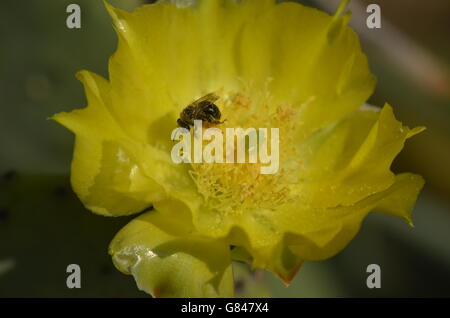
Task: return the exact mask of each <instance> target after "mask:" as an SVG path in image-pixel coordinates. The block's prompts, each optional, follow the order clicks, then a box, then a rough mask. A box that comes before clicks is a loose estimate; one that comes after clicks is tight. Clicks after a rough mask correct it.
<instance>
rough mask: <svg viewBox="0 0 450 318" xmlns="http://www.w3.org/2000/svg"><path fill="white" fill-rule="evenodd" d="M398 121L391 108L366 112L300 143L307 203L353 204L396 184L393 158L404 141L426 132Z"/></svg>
mask: <svg viewBox="0 0 450 318" xmlns="http://www.w3.org/2000/svg"><path fill="white" fill-rule="evenodd" d="M421 129H422V128H421V127H418V128H416V129H413V130H411V129H409V128H408V127H406V126H403V125H402V124H401V123H400V122H399V121H397V120H396V119H395V117H394V114H393V112H392V108H391V107H390V106H389V105H386V106H385V107H384V108H383V109H382V110H381V111H380V112H376V111H374V110H361V111H357V112H354V113H352V114H351V115H349V116H347V118H345V119H343V120H342V121H340V122H338V123H336V124H333V125H331V126H329V127H327V128H325V129H323V130H322V131H319V132H318V133H316V134H314V135H313V136H311V137H310V138H308V139H307V140H305V141H304V142H302V143H301V144H300V145H299V148H300V158H301V159H300V160H301V162H302V164H301V167H300V169H299V173H300V176H301V180H302V182H301V183H300V184H299V186H298V187H297V188H296V191H298V193H299V197H300V200H301V202H302V204H304V205H311V206H313V207H336V206H339V205H350V204H353V203H355V202H357V201H360V200H362V199H363V198H365V197H367V196H369V195H372V194H374V193H377V192H380V191H383V190H385V189H387V188H388V187H389V186H391V185H392V184H393V182H394V174H393V173H392V172H391V170H390V166H391V164H392V161H393V160H394V158H395V157H396V156H397V154H398V153H399V152H400V151H401V149H402V148H403V146H404V143H405V140H406V139H407V138H410V137H411V136H412V135H414V134H415V133H417V132H419V131H421Z"/></svg>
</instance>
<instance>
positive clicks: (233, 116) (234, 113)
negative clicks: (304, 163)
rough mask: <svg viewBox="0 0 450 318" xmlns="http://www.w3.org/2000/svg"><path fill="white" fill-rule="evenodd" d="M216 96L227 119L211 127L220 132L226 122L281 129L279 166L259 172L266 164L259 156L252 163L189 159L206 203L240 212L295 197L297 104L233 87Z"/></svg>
mask: <svg viewBox="0 0 450 318" xmlns="http://www.w3.org/2000/svg"><path fill="white" fill-rule="evenodd" d="M220 97H221V98H220V100H219V101H217V103H216V104H217V106H218V107H219V108H220V110H221V112H222V115H223V116H222V119H225V120H226V121H225V122H224V123H223V124H219V125H215V127H216V128H219V129H220V130H222V133H223V134H224V136H225V133H226V128H235V129H236V128H243V129H244V130H245V129H247V128H255V129H256V131H258V129H259V128H268V130H269V131H270V128H278V129H279V130H278V132H279V139H278V140H277V141H279V142H278V145H277V146H278V147H279V169H278V171H277V173H274V174H261V167H262V166H266V165H267V164H264V163H261V161H260V160H259V159H258V161H257V162H256V163H250V162H245V163H192V164H191V166H192V170H191V171H190V173H191V176H192V178H193V180H194V181H195V183H196V185H197V187H198V191H199V193H200V194H201V195H202V196H203V198H204V200H205V203H206V204H207V206H208V207H209V208H211V209H215V210H217V211H221V212H225V213H233V214H239V213H242V212H243V211H245V210H249V209H275V208H276V207H277V206H278V205H280V204H283V203H287V202H290V201H292V200H295V199H296V196H295V195H293V194H292V192H293V191H291V188H292V186H293V185H294V184H296V183H297V182H298V180H297V179H296V177H295V175H296V173H295V170H297V169H298V167H299V164H300V161H299V156H298V150H297V148H296V147H295V144H296V143H295V140H294V132H295V129H296V118H297V117H296V113H297V110H295V109H294V108H292V107H291V106H289V105H281V104H279V105H274V104H273V103H271V102H270V101H271V98H270V96H266V97H264V98H254V99H253V100H252V99H251V98H250V97H249V96H248V95H246V94H243V93H234V94H229V95H228V94H223V95H222V94H221V95H220ZM224 139H225V138H224ZM269 139H270V137H269ZM247 141H248V140H247ZM269 144H270V142H269ZM250 147H251V146H250ZM269 147H270V146H269ZM248 148H249V146H248V142H247V143H246V149H247V150H248ZM236 149H237V147H234V150H233V151H234V152H235V155H236ZM271 150H272V149H268V151H271Z"/></svg>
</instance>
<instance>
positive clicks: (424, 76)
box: [0, 0, 450, 297]
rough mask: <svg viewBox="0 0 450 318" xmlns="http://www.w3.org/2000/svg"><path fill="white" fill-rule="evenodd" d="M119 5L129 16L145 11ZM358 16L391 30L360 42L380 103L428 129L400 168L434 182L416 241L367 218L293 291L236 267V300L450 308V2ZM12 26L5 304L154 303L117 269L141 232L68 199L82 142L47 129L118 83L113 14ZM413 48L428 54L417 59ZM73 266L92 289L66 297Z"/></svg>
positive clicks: (59, 13)
mask: <svg viewBox="0 0 450 318" xmlns="http://www.w3.org/2000/svg"><path fill="white" fill-rule="evenodd" d="M110 2H111V3H112V4H113V5H114V6H118V7H121V8H124V9H131V8H133V7H136V6H137V5H139V4H140V3H142V2H143V1H138V0H134V1H130V0H127V1H125V0H122V1H120V0H115V1H112V0H111V1H110ZM300 2H302V3H304V4H307V5H311V6H319V7H321V6H322V5H323V1H312V0H311V1H300ZM332 2H333V1H332ZM355 2H357V4H358V3H359V4H361V5H363V6H364V5H365V4H367V3H378V4H379V5H380V6H381V8H382V18H383V27H382V29H380V30H368V29H365V30H364V28H362V29H361V30H360V32H361V37H362V42H363V47H364V50H365V52H366V53H367V55H368V56H369V61H370V64H371V68H372V71H373V72H374V73H375V75H376V76H377V78H378V86H377V90H376V92H375V94H374V95H373V96H372V98H371V100H370V102H371V103H373V104H376V105H383V104H384V103H385V102H389V103H390V104H391V105H393V106H394V109H395V112H396V115H397V117H398V118H399V119H401V121H402V122H404V123H405V124H407V125H409V126H415V125H425V126H427V128H428V129H427V130H426V131H425V132H424V133H422V134H420V135H419V136H417V137H415V138H413V139H412V140H410V141H409V142H408V143H407V145H406V147H405V149H404V151H403V152H402V154H401V155H400V156H399V157H398V158H397V160H396V161H395V163H394V167H393V169H394V171H395V172H403V171H411V172H415V173H420V174H421V175H423V176H424V177H425V179H426V186H425V188H424V191H423V192H422V194H421V195H420V197H419V200H418V203H417V205H416V208H415V211H414V220H415V227H414V228H410V227H409V226H408V225H407V224H406V223H404V222H403V221H401V220H399V219H396V218H393V217H389V216H385V215H377V214H372V215H369V217H368V218H366V220H365V221H364V224H363V227H362V230H361V232H360V233H359V235H358V236H357V237H356V238H355V239H354V240H353V241H352V243H351V244H350V245H349V246H348V247H347V248H346V249H345V250H344V251H343V252H342V253H340V254H339V255H337V256H335V257H334V258H332V259H329V260H327V261H323V262H310V263H307V264H305V265H304V267H303V268H302V269H301V270H300V272H299V274H298V275H297V277H296V278H295V280H294V281H293V283H292V284H291V286H290V287H289V288H286V287H284V285H283V284H282V283H281V282H280V281H279V280H278V279H277V278H275V277H273V276H272V275H271V274H270V273H265V272H254V273H250V272H249V271H248V269H247V268H246V267H244V266H242V265H237V266H236V271H235V272H236V291H237V296H273V297H432V296H434V297H443V296H446V297H449V296H450V209H449V206H450V195H449V194H450V167H449V162H450V76H449V75H448V74H449V72H450V71H449V69H450V68H449V65H450V2H449V1H447V0H430V1H408V0H396V1H387V0H385V1H370V2H369V1H359V2H358V1H355ZM70 3H77V4H79V5H80V6H81V10H82V28H81V29H68V28H67V27H66V24H65V21H66V17H67V13H66V7H67V5H69V4H70ZM328 5H329V4H328ZM332 5H334V4H332ZM322 8H323V9H325V10H329V7H326V6H325V7H322ZM366 15H367V14H365V16H366ZM365 16H364V17H365ZM357 17H358V13H357V12H355V14H354V18H357ZM384 22H388V23H386V24H385V23H384ZM0 23H1V27H0V32H1V42H0V297H147V295H146V294H145V293H143V292H140V291H138V289H137V288H136V285H135V283H134V280H133V279H132V278H131V277H130V276H126V275H123V274H121V273H120V272H118V271H117V270H115V269H114V268H113V266H112V263H111V260H110V257H109V256H108V255H107V247H108V244H109V242H110V240H111V239H112V237H113V236H114V234H115V233H116V232H117V231H118V230H119V229H120V228H121V227H122V226H123V225H125V224H126V223H127V222H128V221H129V220H130V218H128V217H121V218H105V217H101V216H97V215H94V214H92V213H90V212H88V211H86V210H85V209H84V208H83V206H82V205H81V203H80V202H79V200H78V199H77V197H76V196H75V195H74V193H73V192H72V190H71V188H70V185H69V167H70V161H71V156H72V147H73V136H72V135H71V133H69V132H68V131H67V130H66V129H64V128H62V127H60V126H58V125H57V124H56V123H54V122H51V121H48V120H46V118H47V117H49V116H50V115H52V114H54V113H56V112H60V111H64V110H71V109H74V108H79V107H83V106H84V105H85V104H86V101H85V97H84V93H83V90H82V87H81V84H80V83H79V82H78V81H77V80H75V78H74V74H75V72H77V71H78V70H80V69H89V70H92V71H94V72H97V73H99V74H102V75H103V76H107V60H108V57H109V56H110V55H111V53H112V52H113V51H114V50H115V47H116V37H115V34H114V32H113V29H112V27H111V21H110V19H109V17H108V16H107V14H106V11H105V10H104V7H103V4H102V2H101V1H97V0H95V1H93V0H78V1H65V0H59V1H54V0H53V1H51V0H26V1H25V0H22V1H17V0H2V1H1V2H0ZM384 27H386V30H385V29H384ZM391 30H395V32H391ZM392 34H396V35H397V36H399V37H404V38H405V39H409V40H408V41H409V42H407V43H413V44H414V47H413V49H410V47H408V46H407V48H408V49H406V50H404V48H403V49H402V47H401V46H400V45H397V44H396V43H398V41H395V40H396V39H398V38H395V37H394V39H392V38H390V36H391V35H392ZM374 38H375V39H376V40H374ZM414 48H419V51H418V52H421V53H423V54H416V55H414V54H413V53H414V51H415V50H414ZM416 51H417V50H416ZM411 54H413V55H412V58H411V56H410V55H411ZM416 57H417V58H416ZM411 60H412V61H413V63H411ZM408 63H409V64H408ZM72 263H75V264H79V265H80V266H81V270H82V288H81V289H68V288H67V287H66V277H67V274H66V267H67V265H69V264H72ZM372 263H375V264H379V265H380V266H381V270H382V288H381V289H368V288H367V287H366V277H367V276H368V274H367V273H366V267H367V265H369V264H372Z"/></svg>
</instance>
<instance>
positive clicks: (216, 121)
mask: <svg viewBox="0 0 450 318" xmlns="http://www.w3.org/2000/svg"><path fill="white" fill-rule="evenodd" d="M226 121H227V120H226V119H224V120H223V121H220V120H217V119H213V118H210V120H209V122H210V123H211V124H214V125H218V124H223V123H224V122H226Z"/></svg>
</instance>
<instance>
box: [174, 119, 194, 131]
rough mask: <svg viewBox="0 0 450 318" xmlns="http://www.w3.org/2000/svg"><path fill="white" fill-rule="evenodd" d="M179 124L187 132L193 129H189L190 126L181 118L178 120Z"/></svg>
mask: <svg viewBox="0 0 450 318" xmlns="http://www.w3.org/2000/svg"><path fill="white" fill-rule="evenodd" d="M177 124H178V126H180V127H182V128H186V129H187V130H191V127H189V124H188V123H186V122H184V121H182V120H181V118H178V120H177Z"/></svg>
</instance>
